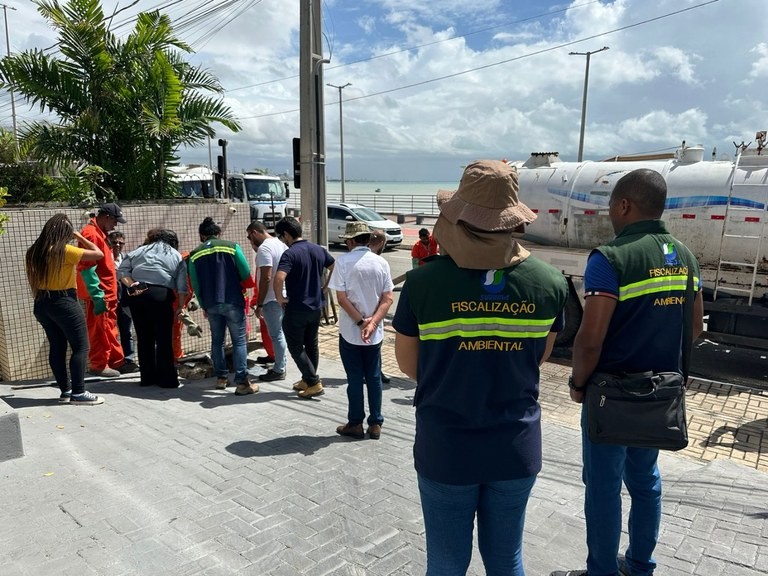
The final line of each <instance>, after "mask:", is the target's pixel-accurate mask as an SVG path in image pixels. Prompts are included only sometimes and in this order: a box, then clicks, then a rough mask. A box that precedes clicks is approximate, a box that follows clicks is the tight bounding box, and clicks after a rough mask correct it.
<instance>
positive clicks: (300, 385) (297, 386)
mask: <svg viewBox="0 0 768 576" xmlns="http://www.w3.org/2000/svg"><path fill="white" fill-rule="evenodd" d="M307 388H309V384H307V383H306V382H304V380H299V381H298V382H296V384H294V385H293V389H294V390H296V392H301V391H302V390H306V389H307Z"/></svg>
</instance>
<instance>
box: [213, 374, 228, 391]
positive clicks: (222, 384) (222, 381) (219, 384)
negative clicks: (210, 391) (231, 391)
mask: <svg viewBox="0 0 768 576" xmlns="http://www.w3.org/2000/svg"><path fill="white" fill-rule="evenodd" d="M228 385H229V380H228V379H227V377H226V376H219V377H218V378H216V390H224V389H225V388H226V387H227V386H228Z"/></svg>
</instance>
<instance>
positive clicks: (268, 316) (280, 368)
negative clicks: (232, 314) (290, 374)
mask: <svg viewBox="0 0 768 576" xmlns="http://www.w3.org/2000/svg"><path fill="white" fill-rule="evenodd" d="M262 314H263V315H264V322H266V323H267V332H269V337H270V338H272V347H273V348H274V350H275V365H274V366H273V367H272V370H274V371H275V372H280V373H281V374H282V373H284V372H285V363H286V357H285V355H286V353H287V352H288V345H287V344H286V343H285V334H283V307H282V306H281V305H280V304H278V303H277V301H275V300H272V301H271V302H267V303H266V304H264V308H263V309H262Z"/></svg>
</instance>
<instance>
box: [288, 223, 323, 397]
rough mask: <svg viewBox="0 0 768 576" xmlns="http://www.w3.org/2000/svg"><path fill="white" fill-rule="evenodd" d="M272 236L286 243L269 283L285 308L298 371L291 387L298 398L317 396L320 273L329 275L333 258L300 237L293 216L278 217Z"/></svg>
mask: <svg viewBox="0 0 768 576" xmlns="http://www.w3.org/2000/svg"><path fill="white" fill-rule="evenodd" d="M275 235H276V236H277V239H278V240H280V241H282V242H284V243H285V244H286V246H288V250H286V251H285V252H283V255H282V256H281V257H280V264H279V265H278V267H277V274H275V279H274V284H273V286H274V289H275V297H276V298H277V301H278V302H279V303H280V304H282V305H283V306H284V307H285V314H284V315H283V333H284V334H285V341H286V343H287V344H288V351H289V352H290V353H291V358H293V361H294V362H296V366H298V367H299V371H301V380H299V381H298V382H296V384H294V385H293V389H294V390H296V391H297V392H298V394H299V397H301V398H312V397H313V396H320V395H321V394H323V383H322V382H321V381H320V377H319V376H318V375H317V366H318V363H319V361H320V348H319V345H318V340H317V331H318V329H319V328H320V316H321V314H322V311H323V307H324V306H325V297H324V290H325V286H324V284H323V272H324V271H325V270H326V269H327V270H328V273H329V274H330V272H331V270H333V263H334V259H333V256H331V255H330V254H329V253H328V250H326V249H325V248H323V247H322V246H318V245H317V244H313V243H311V242H308V241H306V240H304V238H302V237H301V223H300V222H299V221H298V220H296V218H292V217H290V216H286V217H285V218H283V219H282V220H280V221H279V222H278V223H277V224H276V225H275ZM283 287H285V293H286V297H284V296H283Z"/></svg>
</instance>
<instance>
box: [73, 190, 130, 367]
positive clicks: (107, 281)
mask: <svg viewBox="0 0 768 576" xmlns="http://www.w3.org/2000/svg"><path fill="white" fill-rule="evenodd" d="M118 223H120V224H125V223H126V219H125V216H123V211H122V209H121V208H120V206H118V205H117V204H115V203H114V202H109V203H107V204H102V205H101V206H100V207H99V209H98V210H97V211H96V215H95V216H94V217H93V218H91V220H90V221H89V222H88V223H87V224H86V225H85V226H84V227H83V229H82V230H81V231H80V233H81V234H82V235H83V237H84V238H86V239H88V240H90V241H91V242H93V243H94V244H96V246H98V248H99V250H101V251H102V252H103V253H104V258H103V259H101V260H99V261H98V262H96V263H95V264H94V263H93V262H82V261H81V262H80V264H78V266H77V271H78V275H77V296H78V298H80V299H81V300H84V301H85V320H86V322H85V323H86V326H87V327H88V342H89V344H90V350H89V352H88V360H89V363H90V365H91V367H90V369H89V371H90V373H91V374H94V375H96V376H101V377H106V378H113V377H115V376H119V375H120V370H121V369H123V368H124V356H123V347H122V346H121V345H120V339H119V335H118V330H117V296H118V292H117V291H118V283H117V272H116V270H115V259H114V258H113V256H112V248H111V247H110V245H109V239H108V236H107V235H108V234H109V233H110V232H112V230H114V229H115V227H116V226H117V224H118Z"/></svg>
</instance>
